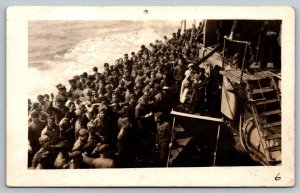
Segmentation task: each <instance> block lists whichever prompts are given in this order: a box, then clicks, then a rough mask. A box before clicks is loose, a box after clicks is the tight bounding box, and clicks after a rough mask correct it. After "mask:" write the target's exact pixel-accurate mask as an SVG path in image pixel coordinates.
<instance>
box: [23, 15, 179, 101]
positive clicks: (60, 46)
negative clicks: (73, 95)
mask: <svg viewBox="0 0 300 193" xmlns="http://www.w3.org/2000/svg"><path fill="white" fill-rule="evenodd" d="M180 24H181V22H180V21H139V20H137V21H30V22H29V23H28V45H29V46H28V74H29V80H28V84H29V85H28V98H30V99H31V100H32V101H36V96H37V95H38V94H46V93H47V94H50V93H57V89H56V87H55V85H56V84H58V83H62V84H64V85H65V86H66V87H67V88H69V83H68V80H69V79H71V78H72V77H73V76H74V75H80V74H82V73H83V72H87V73H92V68H93V67H94V66H97V67H98V69H99V70H100V71H101V70H102V69H103V64H104V63H105V62H108V63H109V64H114V62H115V60H116V59H118V58H120V57H123V56H124V54H125V53H128V54H130V52H131V51H135V52H137V51H138V50H139V48H140V46H141V45H142V44H144V45H145V46H147V47H149V44H150V43H151V42H155V40H162V39H163V36H164V35H166V36H167V37H168V38H170V37H171V35H172V33H173V32H176V31H177V29H178V28H180Z"/></svg>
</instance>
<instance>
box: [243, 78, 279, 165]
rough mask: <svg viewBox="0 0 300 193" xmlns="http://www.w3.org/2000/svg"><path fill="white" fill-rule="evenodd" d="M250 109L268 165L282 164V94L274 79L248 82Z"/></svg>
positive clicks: (247, 90) (247, 91)
mask: <svg viewBox="0 0 300 193" xmlns="http://www.w3.org/2000/svg"><path fill="white" fill-rule="evenodd" d="M246 93H247V99H248V101H249V103H248V107H250V108H249V109H250V111H251V113H252V116H253V120H254V124H255V125H256V127H257V130H258V134H259V137H260V145H261V146H262V147H261V148H262V150H263V153H264V155H265V157H266V160H267V162H268V163H267V164H268V165H275V164H277V163H280V162H281V94H280V91H279V89H278V86H277V84H276V82H275V80H274V78H273V77H267V78H261V79H257V80H246Z"/></svg>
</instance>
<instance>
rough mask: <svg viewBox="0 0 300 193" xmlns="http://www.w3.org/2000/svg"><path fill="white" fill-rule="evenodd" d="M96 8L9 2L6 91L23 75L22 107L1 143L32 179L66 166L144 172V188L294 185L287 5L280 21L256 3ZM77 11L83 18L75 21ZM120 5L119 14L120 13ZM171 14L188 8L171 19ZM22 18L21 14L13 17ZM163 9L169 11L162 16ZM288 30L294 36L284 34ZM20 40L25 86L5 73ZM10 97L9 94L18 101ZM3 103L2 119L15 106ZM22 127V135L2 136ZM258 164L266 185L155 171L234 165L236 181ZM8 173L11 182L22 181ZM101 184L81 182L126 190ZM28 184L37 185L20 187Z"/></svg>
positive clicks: (113, 172)
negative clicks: (229, 10)
mask: <svg viewBox="0 0 300 193" xmlns="http://www.w3.org/2000/svg"><path fill="white" fill-rule="evenodd" d="M217 8H218V7H213V8H212V9H217ZM219 8H220V9H221V7H219ZM252 8H253V7H252ZM102 9H103V10H102V11H101V9H99V10H100V11H99V10H97V9H92V8H90V9H89V8H82V11H79V10H81V9H80V8H78V10H77V9H76V8H75V7H73V8H69V9H68V8H67V7H57V9H55V8H54V7H52V8H51V7H48V8H41V9H38V8H30V7H12V9H11V12H10V13H11V14H10V15H8V16H11V17H8V18H7V22H8V23H7V25H8V30H9V31H8V36H7V40H8V66H10V65H11V68H9V67H8V69H7V70H8V71H7V73H8V82H7V84H8V85H11V86H9V88H8V90H13V89H16V87H15V86H14V84H16V83H12V80H15V81H17V82H18V81H21V87H23V88H22V89H21V90H20V93H21V96H22V100H20V99H18V100H19V102H17V103H15V105H17V104H21V106H20V107H19V110H20V112H19V113H20V114H19V115H20V120H18V121H17V122H15V121H14V123H12V122H10V121H9V122H8V124H9V123H11V124H9V125H8V127H7V134H8V135H7V137H8V139H11V138H12V137H14V136H15V137H16V138H18V140H20V141H22V143H17V141H18V140H17V141H13V142H8V146H7V147H11V146H13V148H16V149H17V150H18V154H19V155H20V157H22V160H18V161H19V164H20V166H19V167H22V171H24V172H25V174H26V173H28V174H30V177H31V178H33V179H37V178H38V176H40V175H43V177H47V175H46V176H45V174H46V173H45V172H46V171H49V173H52V174H51V175H54V176H55V174H57V175H58V174H60V175H65V174H66V175H69V174H70V173H68V171H71V172H75V173H76V174H83V175H85V174H93V173H97V172H99V173H98V174H97V175H102V176H103V175H104V173H101V172H105V173H108V174H109V175H117V176H118V175H119V174H120V176H119V177H121V176H122V175H124V174H121V173H123V172H125V175H126V174H128V175H129V176H131V175H133V176H134V175H138V176H139V177H138V178H142V177H141V176H143V174H144V173H147V174H146V175H148V174H149V173H152V176H151V178H149V179H148V177H146V179H147V180H148V181H147V182H146V183H144V182H143V180H142V179H140V181H139V183H140V185H141V186H178V185H179V186H180V185H186V186H227V185H226V184H228V185H229V186H243V185H244V186H245V185H246V186H260V185H263V186H268V185H270V186H291V185H292V184H293V181H294V180H293V175H294V168H293V167H294V166H293V163H294V154H293V153H294V152H293V150H294V147H293V143H294V114H293V113H294V112H293V108H294V106H293V105H294V92H295V90H294V87H293V86H294V77H293V74H287V72H288V73H289V72H292V73H294V62H295V61H294V57H295V56H294V52H293V48H294V47H293V46H294V45H293V44H294V42H291V43H290V44H288V45H287V42H288V41H293V40H294V38H295V37H294V36H293V34H294V32H292V30H293V27H294V23H291V24H290V23H287V19H286V18H287V16H290V15H292V16H293V17H294V15H293V12H292V11H291V9H288V8H287V7H282V14H279V16H278V17H274V15H271V16H270V15H266V16H265V15H264V14H263V9H262V8H261V10H260V9H258V10H256V11H257V12H259V13H261V15H255V16H252V15H247V16H248V17H245V15H239V14H240V12H239V11H238V10H237V9H233V10H234V11H236V13H235V15H234V16H232V15H230V14H229V16H227V17H226V14H225V13H224V14H223V17H215V16H214V15H213V14H212V15H210V14H206V13H207V12H209V10H210V9H208V8H204V7H203V8H200V7H199V8H198V9H199V10H197V9H194V8H190V9H188V8H186V9H184V8H180V7H178V8H176V9H175V8H174V9H175V11H174V10H173V11H172V9H171V8H169V9H167V8H164V7H155V8H154V7H151V8H150V9H149V8H142V7H132V8H131V9H132V10H133V11H132V12H131V13H130V14H129V16H127V17H126V16H122V15H123V14H125V15H126V13H129V12H130V10H131V9H129V8H128V7H127V8H118V9H117V8H111V7H110V8H109V7H103V8H102ZM170 9H171V11H170ZM177 9H178V10H177ZM224 9H225V10H226V8H224ZM273 9H274V10H279V8H274V7H273ZM64 10H66V12H65V13H62V12H63V11H64ZM189 10H193V11H192V13H189ZM52 11H53V13H51V12H52ZM76 11H78V12H79V13H81V14H82V15H84V14H85V13H86V15H87V17H85V16H80V14H79V16H76ZM98 11H99V12H98ZM110 11H111V15H109V16H111V18H108V17H107V13H108V12H110ZM116 11H120V12H122V13H123V14H121V15H117V16H116V15H114V13H116ZM155 11H158V12H159V14H155ZM168 11H169V12H168ZM177 11H182V12H184V13H185V14H182V16H181V15H176V16H175V14H174V13H176V12H177ZM251 11H253V9H251V8H249V10H248V12H251ZM136 12H137V14H136ZM246 12H247V9H246ZM21 13H26V14H25V16H26V17H25V18H26V19H24V18H22V19H20V17H21V15H22V14H21ZM91 13H95V15H96V18H95V17H94V16H91V15H92V14H91ZM162 13H169V16H166V17H165V18H164V17H158V16H159V15H160V16H162ZM188 13H189V14H188ZM197 13H201V14H199V15H197ZM278 13H281V12H280V11H279V12H278ZM135 14H136V15H135ZM205 14H206V15H205ZM98 15H99V16H98ZM153 15H155V16H153ZM60 16H62V17H60ZM89 16H90V18H89ZM47 17H48V18H47ZM102 17H103V19H101V18H102ZM216 18H217V19H216ZM290 19H291V20H294V18H289V19H288V20H290ZM18 20H22V27H23V28H26V30H25V31H26V32H27V33H24V34H22V35H20V36H19V38H20V40H22V41H23V42H24V43H19V42H18V38H14V37H18V35H15V33H17V34H18V32H17V31H14V30H12V29H14V28H12V27H13V26H17V25H16V24H17V23H18V22H16V21H18ZM23 20H24V21H23ZM14 22H15V23H14ZM10 24H11V26H12V27H11V28H10ZM289 30H291V31H290V33H291V34H290V35H291V38H290V39H286V36H289V34H287V33H286V31H289ZM11 39H14V40H11ZM10 40H11V41H10ZM284 40H285V42H283V41H284ZM14 43H15V44H14ZM17 46H20V47H22V49H20V48H19V51H17V52H19V53H21V54H20V55H19V56H20V58H23V59H24V60H23V63H22V64H17V65H20V66H22V68H19V70H20V69H23V70H25V71H22V70H21V71H20V74H19V75H20V76H23V77H24V79H26V80H23V81H22V80H18V79H19V78H21V77H19V78H18V77H14V78H13V79H11V77H10V76H11V75H10V73H13V74H16V73H14V72H12V71H13V69H14V68H13V66H15V65H16V61H18V59H14V58H13V57H11V56H12V55H13V54H14V53H12V51H13V50H14V49H15V48H16V47H17ZM285 49H286V50H285ZM286 53H288V54H286ZM10 54H11V55H10ZM284 57H290V59H288V60H286V59H284ZM285 69H288V70H285ZM17 74H18V73H17ZM282 82H283V83H282ZM11 83H12V84H11ZM287 83H288V84H290V85H289V86H286V84H287ZM15 92H16V91H11V92H8V95H10V96H12V97H15V96H14V93H15ZM282 95H283V96H282ZM287 96H288V98H286V97H287ZM282 99H283V100H282ZM10 100H13V98H12V99H9V100H8V105H10V104H11V103H9V101H10ZM26 101H27V103H26ZM284 101H288V102H285V103H284ZM10 102H11V101H10ZM284 104H286V106H284ZM290 105H291V106H290ZM8 108H9V110H8V117H10V115H11V113H13V112H14V111H16V110H17V109H13V107H12V106H8ZM21 111H22V112H21ZM283 112H284V113H283ZM10 118H12V117H10ZM283 119H284V120H283ZM284 123H285V124H284ZM26 124H27V125H28V127H27V128H26ZM17 127H18V128H17ZM286 127H289V128H286ZM20 128H22V129H21V130H22V133H23V135H17V132H16V131H14V132H12V131H10V130H20ZM287 132H288V135H286V134H287ZM283 135H285V137H284V136H283ZM284 139H286V140H284ZM287 145H289V146H290V147H288V146H287ZM19 146H22V147H21V148H17V147H19ZM284 148H288V149H289V150H287V149H284ZM10 151H11V150H10V149H9V148H7V159H8V164H11V166H12V164H13V163H16V161H13V162H10V161H9V160H10V159H12V158H13V157H14V156H12V157H10V156H9V155H10V154H11V153H9V152H10ZM284 160H285V161H284ZM70 169H71V170H70ZM223 169H224V171H226V172H224V174H222V175H221V176H222V177H220V178H219V179H218V178H216V176H218V174H219V171H220V172H221V173H222V171H223ZM13 170H16V168H13ZM192 170H195V171H192ZM239 170H241V172H242V171H245V173H244V174H243V172H242V173H240V174H238V173H239ZM260 170H262V171H264V170H267V171H269V172H261V173H266V175H267V176H268V175H270V176H271V177H270V179H269V180H266V181H265V183H264V181H262V182H260V183H258V182H257V183H256V184H255V183H254V184H249V183H248V182H239V181H230V180H229V182H227V180H224V182H221V183H220V182H217V183H215V185H214V184H213V183H211V182H205V181H204V182H203V183H201V182H200V183H199V182H198V181H197V180H196V181H193V180H190V181H186V182H184V183H183V184H176V183H174V182H172V179H170V178H168V181H169V182H168V183H164V182H162V183H160V182H157V180H158V179H157V177H155V173H156V174H161V173H167V174H164V175H174V174H176V173H177V172H179V171H183V172H184V173H186V175H189V174H191V175H192V177H189V178H198V177H197V172H198V173H199V172H201V171H204V172H205V173H210V174H209V175H208V176H209V178H208V179H211V178H216V179H215V181H222V179H226V178H228V177H229V176H228V175H231V174H230V173H231V171H234V173H236V174H234V175H233V176H235V177H233V179H237V178H240V177H242V176H243V175H245V177H247V176H249V175H250V176H251V175H253V174H251V172H257V173H260V172H259V171H260ZM148 171H151V172H148ZM189 171H192V172H190V173H189ZM130 172H133V174H132V173H130ZM249 172H250V174H249ZM7 174H10V171H8V173H7ZM11 174H14V172H11ZM71 174H73V173H71ZM51 175H49V177H50V176H51ZM109 175H108V176H109ZM236 175H237V176H236ZM255 175H256V174H255ZM255 175H254V176H255ZM260 175H262V174H260ZM12 176H13V175H12ZM213 176H215V177H213ZM226 176H227V177H226ZM238 176H239V177H238ZM267 176H266V177H265V178H266V179H267V178H268V177H267ZM7 177H8V179H10V180H9V181H10V184H12V185H13V186H14V184H16V185H15V186H18V185H21V186H22V183H19V182H18V180H16V179H15V180H16V181H14V180H13V179H12V177H11V178H10V176H9V175H8V176H7ZM21 177H22V178H24V176H21ZM74 177H75V176H72V178H74ZM284 177H285V179H283V181H281V178H284ZM75 178H76V177H75ZM173 178H175V177H174V176H173ZM202 178H203V177H202ZM242 178H243V177H242ZM258 178H259V177H258ZM263 178H264V177H263V176H260V179H263ZM77 180H78V181H81V179H79V178H78V179H77ZM87 180H88V179H87ZM106 180H107V181H108V182H104V183H103V184H101V183H99V184H97V183H91V184H90V182H88V183H82V186H110V185H112V186H118V184H119V185H124V183H121V182H119V183H116V184H112V181H113V178H107V179H106ZM254 180H255V179H254ZM70 181H71V180H70ZM125 181H126V180H125ZM125 181H124V182H125ZM163 181H165V180H163ZM183 181H185V180H183ZM270 181H272V182H270ZM249 182H251V180H250V181H249ZM139 183H137V184H139ZM276 183H277V184H276ZM30 184H32V185H34V186H35V185H37V186H39V185H38V183H36V182H33V181H32V183H31V182H30V181H29V180H28V181H27V182H24V185H25V186H26V185H30ZM51 184H52V182H50V183H49V185H50V186H51ZM41 185H42V186H44V185H47V184H44V183H43V184H41ZM52 185H53V184H52ZM54 185H56V186H73V185H74V183H73V182H67V183H65V184H64V182H60V183H54ZM78 185H79V186H80V185H81V182H80V183H79V184H78ZM125 186H126V185H125ZM129 186H134V185H132V184H129Z"/></svg>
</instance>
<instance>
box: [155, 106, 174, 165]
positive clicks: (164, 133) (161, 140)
mask: <svg viewBox="0 0 300 193" xmlns="http://www.w3.org/2000/svg"><path fill="white" fill-rule="evenodd" d="M154 118H155V122H156V124H157V126H156V128H157V135H156V146H157V147H158V148H159V150H160V156H159V158H160V160H161V165H162V166H166V162H167V158H168V152H169V144H170V142H171V136H172V128H171V124H170V123H169V122H167V121H165V114H164V113H162V112H157V113H155V114H154Z"/></svg>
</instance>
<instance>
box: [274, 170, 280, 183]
mask: <svg viewBox="0 0 300 193" xmlns="http://www.w3.org/2000/svg"><path fill="white" fill-rule="evenodd" d="M279 174H280V172H279V173H278V174H277V175H276V176H275V180H276V181H279V180H281V177H280V176H279Z"/></svg>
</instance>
